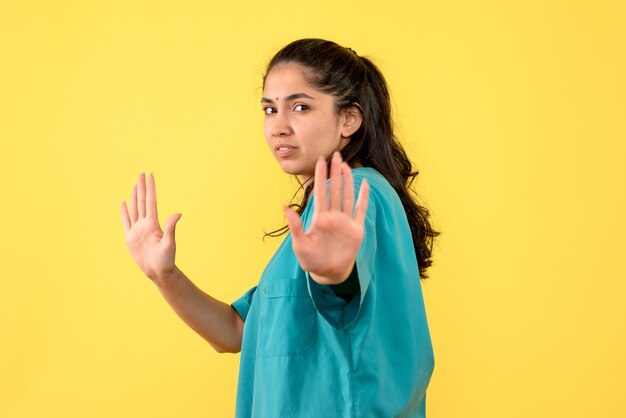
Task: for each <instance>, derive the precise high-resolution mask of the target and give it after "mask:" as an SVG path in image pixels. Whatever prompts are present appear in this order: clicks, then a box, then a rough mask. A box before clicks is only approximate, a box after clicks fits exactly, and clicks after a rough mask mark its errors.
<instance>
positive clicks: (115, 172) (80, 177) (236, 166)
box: [0, 0, 626, 418]
mask: <svg viewBox="0 0 626 418" xmlns="http://www.w3.org/2000/svg"><path fill="white" fill-rule="evenodd" d="M87 3H88V2H83V1H67V0H60V1H49V2H32V1H19V2H18V1H8V0H5V1H3V2H2V4H1V5H0V60H1V62H0V141H1V144H2V147H1V152H0V193H1V194H0V196H1V200H0V271H1V273H0V321H1V322H0V343H1V345H0V416H1V417H6V418H13V417H29V418H30V417H33V418H35V417H37V418H39V417H63V418H67V417H91V418H97V417H143V416H145V417H174V416H176V417H209V416H210V417H213V416H215V417H217V416H224V417H227V416H232V414H233V411H234V400H235V387H236V381H237V366H238V356H236V355H220V354H217V353H214V352H213V351H212V349H211V348H210V347H209V346H208V345H207V344H205V343H204V342H203V340H201V339H200V338H199V337H197V336H196V335H195V334H194V333H193V332H192V331H191V330H190V329H188V328H186V327H185V326H184V324H183V323H182V322H181V321H180V320H179V319H178V318H177V317H176V316H175V315H174V314H173V313H172V312H171V311H170V309H169V307H168V306H167V304H166V303H165V302H164V301H163V300H162V298H161V296H160V294H159V293H158V291H157V290H156V288H155V287H154V286H153V285H152V284H151V283H150V282H149V280H148V279H146V278H145V277H142V275H141V273H140V271H139V269H138V268H137V267H136V266H135V265H134V264H133V261H132V259H131V257H130V255H129V254H128V252H127V250H126V248H125V245H124V238H123V232H122V227H121V222H120V219H119V205H120V202H121V201H122V200H124V199H128V196H129V193H130V190H131V187H132V185H133V183H134V182H135V180H136V176H137V174H138V173H139V172H140V171H142V170H146V171H148V172H149V171H154V172H155V175H156V181H157V187H158V193H159V203H160V207H159V210H160V214H161V217H162V219H163V220H164V219H166V217H167V216H169V215H170V214H171V213H174V212H181V213H182V214H183V218H182V220H181V221H180V223H179V226H178V229H177V239H178V264H179V265H180V266H181V268H182V269H183V271H185V272H186V273H187V274H188V275H189V276H190V277H191V278H192V279H193V280H194V281H195V282H196V283H197V284H198V285H199V286H200V287H202V288H203V289H204V290H205V291H207V292H209V293H210V294H212V295H214V296H215V297H218V298H220V299H222V300H225V301H232V300H234V299H235V298H237V297H238V296H239V295H241V294H242V293H243V292H244V291H245V290H247V289H248V288H249V287H251V286H252V285H254V284H255V283H256V280H257V279H258V277H259V275H260V273H261V270H262V268H263V266H264V265H265V263H266V261H267V260H268V259H269V257H270V256H271V254H272V253H273V251H274V249H275V248H276V247H277V245H278V243H279V240H269V241H266V242H265V243H263V242H262V240H261V236H262V231H263V229H265V230H270V229H271V228H275V227H278V226H280V225H281V222H282V214H281V210H280V207H281V206H280V205H281V203H284V202H286V201H287V200H288V198H289V196H290V193H291V191H292V190H293V189H294V182H293V181H292V180H291V179H290V178H289V177H287V176H286V175H284V174H282V173H281V171H280V170H279V168H278V165H277V164H276V163H275V162H274V161H273V158H272V157H271V155H270V154H269V152H267V150H266V149H265V143H264V139H263V133H262V128H261V124H262V116H261V112H260V105H259V98H260V92H261V90H260V86H261V79H260V77H261V74H262V72H263V66H264V64H265V63H266V62H267V59H268V58H269V57H270V56H271V55H272V54H273V53H274V52H275V51H276V50H277V49H278V48H279V47H280V46H282V45H284V44H285V43H287V42H288V41H291V40H293V39H296V38H299V37H324V38H330V39H332V40H335V41H337V42H339V43H341V44H343V45H346V46H350V47H352V48H353V49H355V50H356V51H357V52H358V53H359V54H364V55H369V56H372V57H374V58H375V60H376V62H377V63H379V64H380V66H381V68H382V69H383V71H384V73H385V74H386V76H387V77H388V81H389V83H390V85H391V89H392V93H393V96H394V100H395V108H396V117H397V119H398V126H399V133H400V134H401V137H402V139H403V141H404V142H405V144H406V147H407V149H408V151H409V153H410V155H411V157H412V158H413V160H414V161H415V163H416V164H417V166H418V168H419V169H420V171H421V174H420V176H419V180H418V182H417V186H418V190H419V191H420V193H421V194H422V196H423V198H424V200H425V202H426V203H427V205H428V207H429V208H430V209H431V211H432V215H433V221H434V223H435V226H436V227H437V228H438V229H440V230H442V231H443V235H442V236H441V238H440V239H439V241H437V244H436V247H435V253H434V255H435V263H436V264H435V266H434V267H433V268H432V269H431V271H430V274H431V279H429V280H428V281H426V282H425V283H424V284H423V286H424V292H425V298H426V305H427V310H428V316H429V321H430V326H431V333H432V338H433V344H434V348H435V357H436V366H435V374H434V376H433V379H432V382H431V386H430V389H429V392H428V411H429V417H430V418H449V417H476V418H489V417H498V418H501V417H507V418H511V417H520V418H521V417H546V418H547V417H568V418H574V417H623V416H626V398H625V397H624V396H623V394H624V391H625V390H626V384H625V379H624V376H626V360H625V356H624V353H625V352H626V350H625V349H626V347H625V346H626V344H625V339H626V329H625V328H626V325H625V324H626V321H625V320H624V318H625V317H626V307H624V306H625V305H624V304H623V299H624V294H625V291H626V284H625V279H626V268H625V267H624V263H623V259H624V253H625V250H626V239H625V237H626V222H625V221H624V214H625V213H626V197H625V188H624V184H625V180H626V169H625V168H624V167H625V164H624V156H625V155H626V154H625V152H626V146H625V145H624V144H625V139H626V128H625V125H626V124H625V115H626V106H625V103H626V102H625V97H626V88H625V87H626V83H625V82H624V74H626V65H625V58H624V44H625V42H624V41H626V36H625V32H624V29H623V22H624V20H625V19H626V13H625V12H626V8H625V6H624V5H625V3H624V2H621V1H599V2H582V1H571V2H557V1H546V0H533V1H522V0H518V1H502V2H496V1H491V2H490V1H484V0H478V1H451V2H439V1H424V0H419V1H416V2H405V1H385V2H374V1H369V2H353V3H350V2H336V1H330V0H324V1H316V2H292V1H289V2H286V1H282V0H276V1H270V2H261V1H254V2H250V3H249V4H246V3H239V4H234V5H231V4H230V3H229V2H210V1H193V2H176V3H175V2H152V1H150V2H149V1H142V2H132V1H106V2H91V3H92V4H90V5H88V4H87ZM166 3H170V4H166ZM213 3H217V5H214V4H213ZM408 3H412V4H413V5H412V6H406V4H408Z"/></svg>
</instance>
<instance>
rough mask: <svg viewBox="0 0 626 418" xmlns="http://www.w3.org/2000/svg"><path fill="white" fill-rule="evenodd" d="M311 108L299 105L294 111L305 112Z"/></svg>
mask: <svg viewBox="0 0 626 418" xmlns="http://www.w3.org/2000/svg"><path fill="white" fill-rule="evenodd" d="M309 109H310V108H309V106H307V105H305V104H298V105H296V106H295V107H294V108H293V110H295V111H296V112H304V111H305V110H309Z"/></svg>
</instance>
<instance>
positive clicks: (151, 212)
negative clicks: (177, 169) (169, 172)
mask: <svg viewBox="0 0 626 418" xmlns="http://www.w3.org/2000/svg"><path fill="white" fill-rule="evenodd" d="M146 216H148V217H152V218H155V219H158V214H157V203H156V186H155V185H154V174H153V173H150V177H148V189H147V190H146Z"/></svg>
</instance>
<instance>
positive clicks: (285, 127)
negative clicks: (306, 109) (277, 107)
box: [271, 112, 293, 136]
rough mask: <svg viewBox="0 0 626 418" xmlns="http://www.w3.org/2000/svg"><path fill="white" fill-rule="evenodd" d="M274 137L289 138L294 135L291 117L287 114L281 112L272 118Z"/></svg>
mask: <svg viewBox="0 0 626 418" xmlns="http://www.w3.org/2000/svg"><path fill="white" fill-rule="evenodd" d="M271 133H272V136H289V135H291V134H292V133H293V129H292V128H291V123H290V121H289V116H288V115H287V114H285V112H279V113H277V114H276V115H275V116H274V117H273V118H272V128H271Z"/></svg>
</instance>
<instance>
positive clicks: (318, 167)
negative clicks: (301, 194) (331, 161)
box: [313, 157, 328, 213]
mask: <svg viewBox="0 0 626 418" xmlns="http://www.w3.org/2000/svg"><path fill="white" fill-rule="evenodd" d="M313 193H314V194H315V212H316V213H320V212H325V211H326V210H328V208H327V203H326V160H324V157H320V158H319V159H318V160H317V164H315V184H314V185H313Z"/></svg>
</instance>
